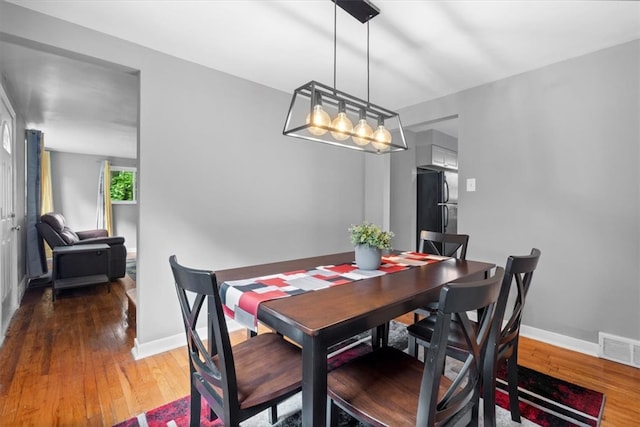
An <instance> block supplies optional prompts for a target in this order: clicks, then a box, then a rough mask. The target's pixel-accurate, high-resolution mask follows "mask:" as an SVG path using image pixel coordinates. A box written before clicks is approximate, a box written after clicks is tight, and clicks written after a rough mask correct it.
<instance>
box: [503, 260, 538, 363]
mask: <svg viewBox="0 0 640 427" xmlns="http://www.w3.org/2000/svg"><path fill="white" fill-rule="evenodd" d="M540 254H541V252H540V250H539V249H536V248H533V249H531V254H529V255H524V256H515V255H512V256H510V257H509V258H507V264H506V266H505V275H504V279H503V283H502V287H501V289H500V297H499V298H498V310H499V311H501V312H498V313H497V315H498V316H499V317H500V322H499V326H498V327H499V328H500V329H501V332H500V338H499V342H498V344H499V348H498V351H499V353H500V354H499V357H508V356H509V355H510V353H511V349H512V347H513V345H517V341H518V337H519V336H520V323H521V322H522V311H523V309H524V305H525V302H526V298H527V293H528V292H529V287H530V286H531V280H532V279H533V272H534V271H535V269H536V267H537V266H538V260H539V259H540ZM514 286H515V289H516V292H515V299H514V300H513V306H512V309H511V313H510V315H509V319H508V321H507V322H506V324H505V325H503V324H502V323H503V317H504V315H505V314H506V313H507V310H506V307H507V302H508V299H509V294H510V292H511V288H512V287H514ZM496 323H498V322H496Z"/></svg>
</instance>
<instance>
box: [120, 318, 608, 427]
mask: <svg viewBox="0 0 640 427" xmlns="http://www.w3.org/2000/svg"><path fill="white" fill-rule="evenodd" d="M369 339H370V338H369V334H361V335H358V336H356V337H354V338H352V339H350V340H347V341H345V342H343V343H341V344H340V345H338V346H335V347H333V348H331V349H330V350H329V356H330V358H329V361H328V367H329V369H334V368H336V367H337V366H340V365H342V364H343V363H345V362H346V361H348V360H350V359H352V358H353V357H357V356H359V355H361V354H365V353H367V352H369V351H371V346H370V345H369ZM389 343H390V345H392V346H394V347H396V348H401V349H406V348H407V336H406V332H405V326H404V325H402V324H401V323H398V322H392V323H391V327H390V332H389ZM455 364H456V361H453V360H452V361H451V363H450V365H451V366H448V367H447V369H456V367H455ZM498 376H499V380H498V390H497V391H496V403H497V406H496V422H497V425H498V426H500V427H511V426H521V427H532V426H538V425H539V426H543V427H556V426H557V427H572V426H598V425H599V423H600V419H601V417H602V412H603V410H604V395H603V394H602V393H599V392H595V391H593V390H589V389H585V388H583V387H580V386H577V385H575V384H571V383H568V382H565V381H562V380H559V379H557V378H553V377H551V376H548V375H544V374H542V373H540V372H537V371H534V370H532V369H528V368H525V367H520V368H519V376H520V381H519V386H520V412H521V414H522V418H523V419H522V424H519V423H516V422H514V421H512V420H511V414H510V413H509V411H508V407H509V398H508V396H507V395H506V394H505V392H504V388H505V385H504V384H505V383H504V380H501V379H500V378H505V371H504V369H501V371H500V372H499V373H498ZM189 404H190V397H189V396H185V397H183V398H181V399H178V400H175V401H173V402H169V403H167V404H165V405H162V406H160V407H158V408H155V409H152V410H150V411H147V412H145V413H142V414H140V415H138V416H137V417H133V418H131V419H129V420H126V421H124V422H122V423H119V424H116V425H115V426H114V427H146V426H149V427H160V426H162V427H165V426H171V427H176V426H178V427H182V426H188V425H189ZM480 406H482V405H480ZM201 408H202V410H201V416H200V425H201V426H204V427H214V426H215V427H219V426H223V424H222V422H220V421H219V420H214V421H209V420H208V413H209V410H208V407H207V405H206V403H205V402H204V400H203V402H202V406H201ZM300 408H301V396H300V393H298V394H296V395H295V396H293V397H291V398H289V399H288V400H286V401H285V402H283V403H281V404H280V405H278V416H279V421H278V422H277V423H276V424H274V426H277V427H298V426H300V425H301V412H300ZM481 411H482V408H481ZM480 419H481V420H482V414H481V417H480ZM241 425H242V426H247V427H249V426H250V427H263V426H264V427H267V426H271V424H270V423H269V420H268V416H267V411H265V412H263V413H261V414H258V415H256V416H255V417H253V418H251V419H249V420H247V421H245V422H243V423H241ZM481 425H482V422H481ZM356 426H357V427H360V426H362V424H360V423H359V422H358V421H356V420H355V419H353V418H352V417H351V416H349V415H348V414H346V413H344V412H342V411H341V412H340V414H339V424H338V426H336V427H356Z"/></svg>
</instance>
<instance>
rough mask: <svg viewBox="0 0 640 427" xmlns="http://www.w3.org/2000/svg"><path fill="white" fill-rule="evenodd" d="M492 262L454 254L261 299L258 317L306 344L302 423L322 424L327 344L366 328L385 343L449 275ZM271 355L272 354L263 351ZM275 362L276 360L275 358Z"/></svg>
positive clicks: (221, 275)
mask: <svg viewBox="0 0 640 427" xmlns="http://www.w3.org/2000/svg"><path fill="white" fill-rule="evenodd" d="M353 260H354V253H353V252H344V253H338V254H331V255H324V256H316V257H310V258H302V259H296V260H290V261H282V262H274V263H269V264H262V265H255V266H249V267H241V268H234V269H228V270H221V271H217V272H216V277H217V280H218V283H222V282H225V281H230V280H240V279H247V278H251V277H258V276H263V275H268V274H277V273H282V272H286V271H294V270H304V269H311V268H315V267H317V266H320V265H339V264H344V263H351V262H353ZM493 267H495V265H494V264H491V263H486V262H479V261H469V260H466V261H465V260H459V259H455V258H450V259H447V260H443V261H440V262H437V263H434V264H428V265H424V266H419V267H412V268H408V269H406V270H403V271H399V272H396V273H392V274H385V275H382V276H377V277H372V278H368V279H364V280H358V281H355V282H351V283H347V284H344V285H340V286H332V287H328V288H325V289H320V290H317V291H313V292H306V293H303V294H300V295H295V296H291V297H287V298H281V299H274V300H269V301H265V302H262V303H261V304H260V305H259V307H258V320H259V322H260V323H263V324H265V325H267V326H268V327H270V328H271V329H273V330H275V331H277V332H278V333H280V334H282V335H284V336H286V337H288V338H289V339H291V340H292V341H294V342H296V343H297V344H299V345H300V346H301V348H302V425H303V426H309V427H312V426H321V425H322V426H324V425H325V421H326V408H327V353H328V351H327V350H328V348H329V347H330V346H332V345H334V344H337V343H339V342H341V341H343V340H345V339H347V338H350V337H352V336H354V335H356V334H359V333H361V332H364V331H367V330H371V329H373V330H376V331H378V333H377V334H374V337H377V338H376V342H374V343H373V344H374V345H381V344H382V343H383V341H382V337H383V333H382V332H383V331H384V325H387V324H388V322H389V321H391V320H392V319H394V318H396V317H399V316H401V315H403V314H405V313H409V312H411V311H413V310H415V309H417V308H419V307H422V306H424V305H426V304H427V303H429V302H433V301H437V300H438V296H439V290H440V288H441V287H442V286H443V285H445V284H446V283H449V282H451V281H454V280H457V279H463V278H470V277H474V278H477V277H479V276H480V277H482V275H483V274H484V273H486V272H488V271H489V270H491V269H492V268H493ZM265 357H269V355H265ZM273 362H274V363H277V360H274V361H273Z"/></svg>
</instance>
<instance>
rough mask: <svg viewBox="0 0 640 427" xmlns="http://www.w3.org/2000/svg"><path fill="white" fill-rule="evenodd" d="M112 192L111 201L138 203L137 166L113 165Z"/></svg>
mask: <svg viewBox="0 0 640 427" xmlns="http://www.w3.org/2000/svg"><path fill="white" fill-rule="evenodd" d="M110 192H111V203H114V204H116V203H120V204H133V203H136V201H137V197H136V196H137V195H136V168H128V167H123V166H112V167H111V189H110Z"/></svg>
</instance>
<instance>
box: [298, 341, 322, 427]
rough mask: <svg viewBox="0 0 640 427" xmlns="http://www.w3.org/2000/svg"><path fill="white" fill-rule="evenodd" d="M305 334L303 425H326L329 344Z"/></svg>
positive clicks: (309, 426)
mask: <svg viewBox="0 0 640 427" xmlns="http://www.w3.org/2000/svg"><path fill="white" fill-rule="evenodd" d="M320 341H321V340H320V339H318V337H312V336H309V335H305V336H304V338H303V343H302V425H303V426H306V427H314V426H324V425H325V424H326V416H327V414H326V411H327V346H326V345H324V344H323V343H322V342H320Z"/></svg>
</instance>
